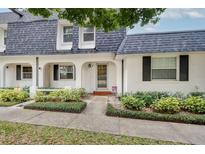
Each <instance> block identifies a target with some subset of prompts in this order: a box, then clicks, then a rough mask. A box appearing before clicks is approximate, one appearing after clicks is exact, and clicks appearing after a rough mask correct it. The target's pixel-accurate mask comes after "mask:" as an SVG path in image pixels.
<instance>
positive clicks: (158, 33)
mask: <svg viewBox="0 0 205 154" xmlns="http://www.w3.org/2000/svg"><path fill="white" fill-rule="evenodd" d="M190 32H205V29H198V30H182V31H167V32H150V33H138V34H127V36H138V35H160V34H176V33H190Z"/></svg>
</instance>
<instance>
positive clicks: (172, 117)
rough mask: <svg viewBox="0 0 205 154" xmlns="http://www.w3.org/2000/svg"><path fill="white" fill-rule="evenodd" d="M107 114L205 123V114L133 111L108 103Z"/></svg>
mask: <svg viewBox="0 0 205 154" xmlns="http://www.w3.org/2000/svg"><path fill="white" fill-rule="evenodd" d="M106 115H107V116H115V117H124V118H133V119H146V120H154V121H169V122H178V123H189V124H199V125H205V116H204V115H187V114H162V113H154V112H149V113H148V112H143V111H131V110H122V109H116V108H114V107H113V106H112V105H111V104H108V105H107V110H106Z"/></svg>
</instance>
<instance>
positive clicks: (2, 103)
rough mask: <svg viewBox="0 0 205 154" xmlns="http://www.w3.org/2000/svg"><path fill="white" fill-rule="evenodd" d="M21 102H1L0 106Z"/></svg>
mask: <svg viewBox="0 0 205 154" xmlns="http://www.w3.org/2000/svg"><path fill="white" fill-rule="evenodd" d="M16 104H19V102H0V107H9V106H13V105H16Z"/></svg>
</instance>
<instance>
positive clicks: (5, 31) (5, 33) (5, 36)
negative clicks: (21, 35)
mask: <svg viewBox="0 0 205 154" xmlns="http://www.w3.org/2000/svg"><path fill="white" fill-rule="evenodd" d="M6 40H7V30H4V45H6Z"/></svg>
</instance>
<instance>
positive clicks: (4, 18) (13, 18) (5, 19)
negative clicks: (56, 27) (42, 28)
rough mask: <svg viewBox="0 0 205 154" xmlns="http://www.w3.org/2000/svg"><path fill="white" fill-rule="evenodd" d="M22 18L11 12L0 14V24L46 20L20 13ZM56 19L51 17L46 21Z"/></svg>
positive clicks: (53, 16) (55, 16) (54, 16)
mask: <svg viewBox="0 0 205 154" xmlns="http://www.w3.org/2000/svg"><path fill="white" fill-rule="evenodd" d="M22 13H23V17H21V18H20V17H19V16H18V15H17V14H15V13H13V12H5V13H0V24H7V23H11V22H31V21H38V20H47V19H46V18H43V17H41V16H34V15H32V14H30V13H28V12H22ZM54 19H58V17H57V15H52V16H50V17H49V18H48V20H54Z"/></svg>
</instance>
